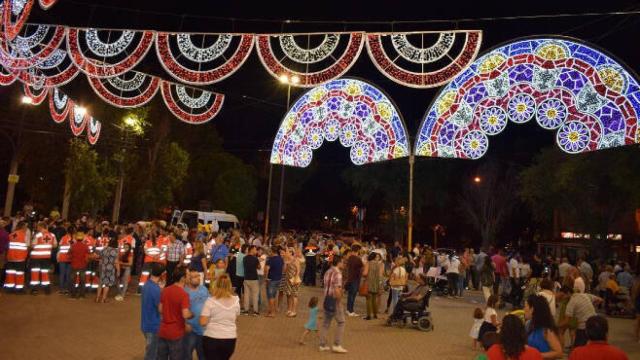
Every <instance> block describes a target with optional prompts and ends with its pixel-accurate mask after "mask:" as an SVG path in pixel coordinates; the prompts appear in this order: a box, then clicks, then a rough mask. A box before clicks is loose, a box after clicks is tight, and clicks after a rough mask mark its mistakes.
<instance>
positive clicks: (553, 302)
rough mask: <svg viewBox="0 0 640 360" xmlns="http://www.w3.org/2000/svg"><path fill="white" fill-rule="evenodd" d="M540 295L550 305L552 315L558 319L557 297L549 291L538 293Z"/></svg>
mask: <svg viewBox="0 0 640 360" xmlns="http://www.w3.org/2000/svg"><path fill="white" fill-rule="evenodd" d="M538 295H540V296H542V297H543V298H545V299H547V303H549V310H551V315H552V316H553V317H554V318H555V317H556V297H555V295H553V293H551V292H549V291H540V292H539V293H538Z"/></svg>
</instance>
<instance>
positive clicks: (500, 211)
mask: <svg viewBox="0 0 640 360" xmlns="http://www.w3.org/2000/svg"><path fill="white" fill-rule="evenodd" d="M478 174H479V175H478V177H477V178H475V179H473V181H471V179H470V180H469V181H468V182H467V184H466V185H465V187H464V189H463V191H462V196H461V197H460V199H459V210H460V212H461V214H462V215H463V217H464V221H465V222H467V223H468V224H469V225H471V226H473V227H474V228H475V230H476V231H478V233H479V234H480V237H481V239H482V247H484V248H486V247H488V246H489V245H492V244H495V243H496V237H497V234H498V232H499V231H500V230H501V228H502V226H503V225H504V223H505V221H506V219H507V215H509V213H510V212H511V210H512V209H513V207H514V205H515V203H516V201H515V200H516V196H515V193H516V182H515V178H516V176H515V174H514V173H513V171H512V170H510V169H507V171H504V170H502V169H501V168H500V166H498V164H497V163H495V162H487V163H485V164H483V165H481V166H480V167H479V168H478Z"/></svg>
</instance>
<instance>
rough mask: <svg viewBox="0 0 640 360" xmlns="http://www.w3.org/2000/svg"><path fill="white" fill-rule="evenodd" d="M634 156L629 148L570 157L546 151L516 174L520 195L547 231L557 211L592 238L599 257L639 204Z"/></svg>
mask: <svg viewBox="0 0 640 360" xmlns="http://www.w3.org/2000/svg"><path fill="white" fill-rule="evenodd" d="M637 151H638V149H637V148H636V147H631V146H629V147H622V148H615V149H609V150H602V151H598V152H593V153H587V154H580V155H568V154H564V153H562V152H561V151H560V150H558V149H557V148H555V147H553V148H548V149H544V150H543V151H542V152H541V153H540V154H539V155H538V156H537V157H536V160H535V162H534V164H533V165H531V166H530V167H528V168H527V169H525V170H524V171H522V173H521V174H520V179H521V183H522V189H521V191H520V196H521V197H522V199H523V200H524V201H525V202H526V203H527V204H528V205H529V206H530V207H531V209H532V211H533V214H534V216H535V219H536V220H537V221H538V222H540V223H541V224H542V225H543V226H544V227H546V229H547V230H550V229H552V227H553V214H554V211H558V212H560V213H561V214H562V217H563V219H565V220H567V221H568V222H569V223H570V224H572V225H573V226H575V227H576V229H578V230H579V231H580V232H584V233H589V234H592V235H596V236H592V237H591V238H592V239H593V244H592V245H593V246H595V250H596V251H597V252H598V253H600V254H603V252H601V251H604V250H605V246H604V245H605V241H604V239H606V235H607V234H608V233H610V230H611V227H612V225H613V224H614V223H615V222H616V221H618V220H619V218H620V216H621V215H622V214H623V213H625V212H627V211H632V210H635V209H636V208H637V207H638V205H640V188H638V186H637V184H638V182H639V181H640V159H638V156H637ZM598 238H599V239H600V240H598Z"/></svg>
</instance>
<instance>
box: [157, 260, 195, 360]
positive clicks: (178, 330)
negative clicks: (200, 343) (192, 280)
mask: <svg viewBox="0 0 640 360" xmlns="http://www.w3.org/2000/svg"><path fill="white" fill-rule="evenodd" d="M172 276H173V279H172V280H173V284H172V285H170V286H168V287H166V288H164V290H162V294H161V295H160V304H159V305H158V309H159V310H160V314H162V321H161V322H160V329H159V330H158V359H159V360H168V359H182V358H183V357H184V353H185V351H184V347H183V337H184V334H185V319H191V318H192V317H193V314H192V313H191V311H190V310H189V306H190V304H189V294H187V292H186V291H184V285H185V282H186V269H185V268H184V267H183V266H180V267H177V268H176V269H175V270H174V271H173V274H172Z"/></svg>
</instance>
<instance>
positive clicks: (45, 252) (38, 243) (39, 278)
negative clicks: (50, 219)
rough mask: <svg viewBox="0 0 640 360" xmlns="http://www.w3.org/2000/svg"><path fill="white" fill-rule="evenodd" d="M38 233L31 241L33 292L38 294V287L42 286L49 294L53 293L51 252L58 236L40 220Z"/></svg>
mask: <svg viewBox="0 0 640 360" xmlns="http://www.w3.org/2000/svg"><path fill="white" fill-rule="evenodd" d="M36 230H37V232H36V235H35V236H34V237H33V241H32V242H31V262H30V270H31V282H30V283H29V285H30V287H31V294H32V295H37V294H38V288H42V289H43V290H44V291H45V293H46V294H47V295H48V294H50V293H51V280H50V278H49V272H50V271H51V253H52V252H53V249H54V248H55V247H56V245H57V242H56V236H55V235H53V234H52V233H50V232H49V230H48V229H47V225H46V224H45V223H43V222H39V223H38V225H37V226H36Z"/></svg>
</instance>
